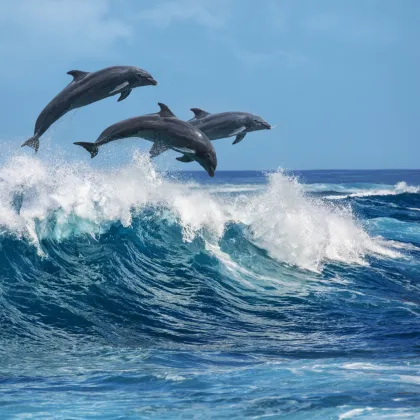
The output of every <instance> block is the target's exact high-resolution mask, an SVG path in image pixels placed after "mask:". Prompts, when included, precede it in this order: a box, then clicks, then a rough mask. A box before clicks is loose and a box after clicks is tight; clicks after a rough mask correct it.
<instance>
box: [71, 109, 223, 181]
mask: <svg viewBox="0 0 420 420" xmlns="http://www.w3.org/2000/svg"><path fill="white" fill-rule="evenodd" d="M159 106H160V108H161V110H160V112H158V113H155V114H149V115H144V116H141V117H135V118H129V119H128V120H124V121H120V122H117V123H116V124H113V125H111V126H110V127H108V128H106V129H105V130H104V131H103V132H102V133H101V134H100V135H99V137H98V139H97V140H96V142H95V143H86V142H77V143H74V144H77V145H79V146H82V147H84V148H85V149H86V150H87V151H88V152H89V153H90V155H91V157H92V158H94V157H95V156H96V155H97V154H98V149H99V147H100V146H103V145H104V144H106V143H109V142H111V141H115V140H121V139H126V138H130V137H140V138H143V139H145V140H149V141H151V142H153V143H154V144H153V146H152V149H151V151H150V156H151V157H152V158H153V157H155V156H157V155H159V154H161V153H162V152H164V151H165V150H168V149H172V150H175V151H177V152H180V153H182V154H183V156H181V157H178V158H176V159H177V160H179V161H180V162H192V161H194V160H195V161H197V162H198V163H199V164H200V165H201V166H202V167H203V168H204V169H205V170H206V171H207V173H208V174H209V175H210V176H212V177H213V176H214V171H215V170H216V166H217V157H216V151H215V150H214V147H213V145H212V144H211V142H210V140H209V139H208V138H207V136H206V135H205V134H203V133H202V132H201V131H200V130H198V129H197V128H195V127H194V126H192V125H191V124H189V123H188V122H185V121H182V120H179V119H178V118H177V117H176V116H175V115H174V114H173V113H172V112H171V110H170V109H169V108H168V107H167V106H166V105H164V104H162V103H159Z"/></svg>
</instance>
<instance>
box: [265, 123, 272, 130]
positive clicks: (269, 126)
mask: <svg viewBox="0 0 420 420" xmlns="http://www.w3.org/2000/svg"><path fill="white" fill-rule="evenodd" d="M264 127H265V128H266V129H267V130H271V128H272V127H271V125H270V124H268V122H264Z"/></svg>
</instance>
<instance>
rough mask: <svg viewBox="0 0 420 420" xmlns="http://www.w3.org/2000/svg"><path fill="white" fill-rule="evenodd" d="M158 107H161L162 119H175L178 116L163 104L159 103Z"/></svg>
mask: <svg viewBox="0 0 420 420" xmlns="http://www.w3.org/2000/svg"><path fill="white" fill-rule="evenodd" d="M158 105H159V107H160V111H159V115H160V116H161V117H175V118H176V115H175V114H174V113H173V112H172V111H171V110H170V109H169V107H168V106H167V105H165V104H163V103H162V102H158Z"/></svg>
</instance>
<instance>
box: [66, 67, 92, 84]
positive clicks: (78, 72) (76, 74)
mask: <svg viewBox="0 0 420 420" xmlns="http://www.w3.org/2000/svg"><path fill="white" fill-rule="evenodd" d="M67 74H69V75H70V76H73V80H72V82H78V81H79V80H82V79H83V78H85V77H86V76H87V75H88V74H89V72H88V71H81V70H70V71H68V72H67Z"/></svg>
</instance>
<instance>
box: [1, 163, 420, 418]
mask: <svg viewBox="0 0 420 420" xmlns="http://www.w3.org/2000/svg"><path fill="white" fill-rule="evenodd" d="M150 165H151V164H150V163H149V162H148V160H147V159H145V158H143V157H141V156H137V157H136V158H135V159H134V161H133V163H132V164H130V165H128V166H126V167H123V168H119V169H116V170H114V171H111V170H103V171H99V170H93V169H89V168H88V167H87V166H84V165H82V164H76V163H72V164H68V165H63V164H61V165H59V164H57V165H56V166H54V165H51V163H50V164H49V165H46V164H45V163H43V162H42V161H39V160H37V158H34V157H16V158H13V159H10V160H9V161H7V162H6V163H5V164H4V165H3V166H2V167H1V168H0V179H1V181H0V325H1V329H0V418H2V419H7V418H16V419H19V418H31V419H49V418H54V419H94V418H95V419H96V418H98V419H99V418H101V419H102V418H105V419H125V418H127V419H138V418H141V419H143V418H150V419H170V418H183V419H190V418H191V419H201V418H217V419H223V418H229V419H232V418H290V419H348V418H356V419H361V418H383V419H388V418H400V417H402V418H419V416H420V375H419V374H420V361H419V355H420V318H419V316H420V280H419V279H420V187H419V186H420V171H414V170H412V171H405V170H401V171H341V170H336V171H331V170H330V171H302V172H293V173H291V172H290V173H287V172H285V173H281V172H275V173H273V172H271V173H268V172H267V173H261V172H249V171H245V172H223V171H218V172H217V173H216V177H215V178H214V179H211V178H209V177H207V175H206V174H205V173H204V171H202V172H190V173H187V172H184V173H172V174H161V173H158V172H156V171H155V169H154V168H153V167H152V166H150Z"/></svg>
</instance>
